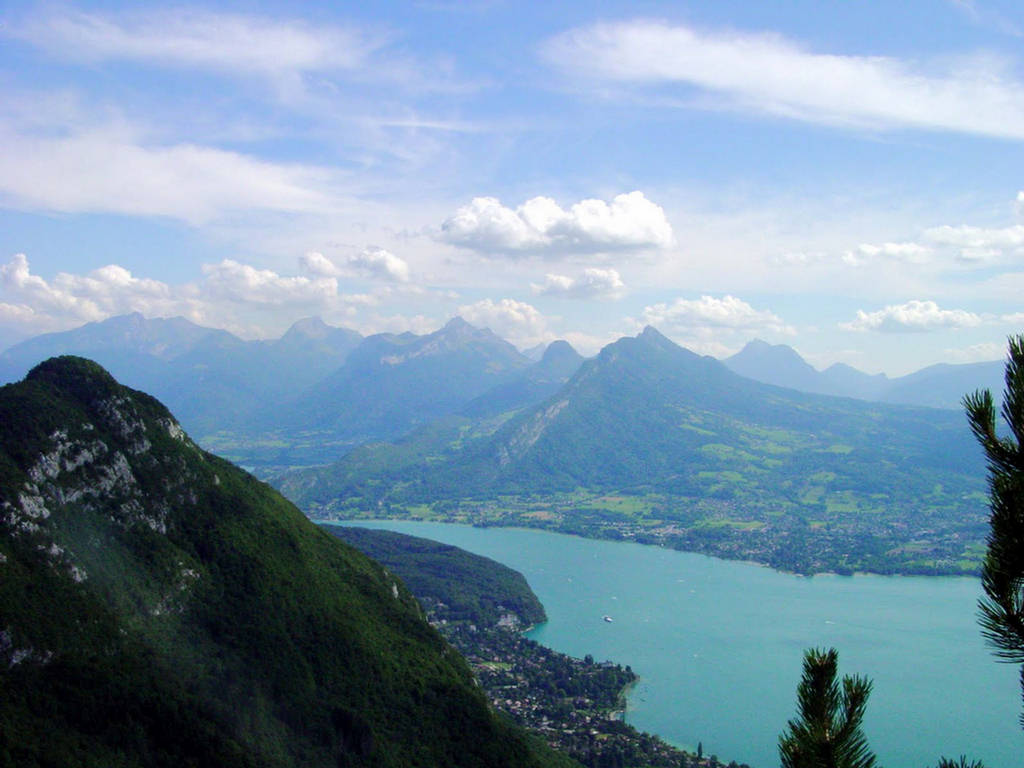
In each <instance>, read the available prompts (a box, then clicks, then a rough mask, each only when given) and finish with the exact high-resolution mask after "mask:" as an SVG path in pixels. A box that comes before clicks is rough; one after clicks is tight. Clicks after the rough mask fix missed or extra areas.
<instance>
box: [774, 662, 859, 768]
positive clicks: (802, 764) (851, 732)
mask: <svg viewBox="0 0 1024 768" xmlns="http://www.w3.org/2000/svg"><path fill="white" fill-rule="evenodd" d="M838 668H839V654H838V653H837V652H836V649H835V648H829V649H828V650H827V651H822V650H819V649H817V648H812V649H811V650H809V651H807V652H806V653H805V654H804V670H803V676H802V677H801V679H800V684H799V685H798V686H797V689H796V695H797V714H798V717H797V718H795V719H793V720H790V721H789V724H788V729H787V732H784V733H783V734H782V735H781V736H780V737H779V758H780V760H781V761H782V768H872V766H874V765H875V755H874V754H873V753H872V752H871V750H870V749H868V743H867V739H866V738H865V736H864V733H863V731H861V727H860V725H861V720H862V719H863V718H864V708H865V706H866V705H867V701H868V696H869V695H870V694H871V681H870V680H868V679H867V678H865V677H860V676H853V677H851V676H849V675H847V676H845V677H843V680H842V684H840V683H839V682H838V681H837V680H836V674H837V672H838Z"/></svg>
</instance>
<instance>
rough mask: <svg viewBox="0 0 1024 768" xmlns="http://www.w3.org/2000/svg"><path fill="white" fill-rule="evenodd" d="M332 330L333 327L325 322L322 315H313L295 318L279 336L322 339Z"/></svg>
mask: <svg viewBox="0 0 1024 768" xmlns="http://www.w3.org/2000/svg"><path fill="white" fill-rule="evenodd" d="M333 330H335V329H334V327H333V326H330V325H328V324H327V323H325V322H324V321H323V318H322V317H320V316H319V315H314V316H313V317H304V318H302V319H301V320H296V321H295V322H294V323H292V325H291V327H290V328H289V329H288V330H287V331H285V333H284V336H282V337H281V338H285V337H294V336H304V337H305V338H307V339H322V338H324V337H325V336H327V335H328V334H330V332H331V331H333Z"/></svg>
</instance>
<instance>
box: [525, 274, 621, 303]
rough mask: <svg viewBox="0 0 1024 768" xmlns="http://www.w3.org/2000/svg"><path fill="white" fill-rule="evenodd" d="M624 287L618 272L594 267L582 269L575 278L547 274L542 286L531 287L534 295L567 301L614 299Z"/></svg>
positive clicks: (534, 285) (533, 285)
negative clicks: (565, 299) (557, 297)
mask: <svg viewBox="0 0 1024 768" xmlns="http://www.w3.org/2000/svg"><path fill="white" fill-rule="evenodd" d="M625 287H626V286H625V284H624V283H623V282H622V278H621V277H620V276H619V273H618V271H616V270H614V269H598V268H596V267H590V268H588V269H584V270H583V273H582V274H581V275H580V276H579V277H576V278H573V277H568V276H567V275H552V274H548V275H545V276H544V283H543V284H541V285H538V284H532V285H531V288H532V289H533V292H534V293H538V294H541V295H543V296H561V297H564V298H567V299H616V298H619V297H620V296H621V295H622V293H623V291H624V290H625Z"/></svg>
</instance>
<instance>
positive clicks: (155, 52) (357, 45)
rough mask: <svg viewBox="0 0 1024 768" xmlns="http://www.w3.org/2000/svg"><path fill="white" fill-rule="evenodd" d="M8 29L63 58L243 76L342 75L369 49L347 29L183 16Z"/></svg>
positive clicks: (49, 19) (77, 19)
mask: <svg viewBox="0 0 1024 768" xmlns="http://www.w3.org/2000/svg"><path fill="white" fill-rule="evenodd" d="M11 26H12V28H11V30H10V32H9V34H11V35H13V36H15V37H18V38H20V39H22V40H26V41H28V42H31V43H33V44H34V45H36V46H38V47H40V48H43V49H45V50H47V51H49V52H50V53H52V54H54V55H57V56H60V57H61V58H70V59H79V60H85V61H108V60H122V61H134V62H148V63H153V64H162V65H173V66H184V67H196V68H202V69H209V70H220V71H225V72H241V73H250V72H255V73H264V74H275V73H285V72H312V71H323V70H335V69H348V68H351V67H354V66H356V65H358V64H359V63H360V62H361V61H362V60H363V58H364V57H365V55H366V54H367V53H368V52H369V51H370V50H372V48H373V47H374V43H373V41H372V39H371V38H369V37H368V36H366V35H364V34H360V33H358V32H357V31H355V30H353V29H345V28H339V27H323V26H321V27H314V26H312V25H310V24H307V23H305V22H301V21H288V20H282V19H268V18H261V17H258V16H243V15H236V14H229V13H212V12H208V11H200V10H187V9H176V10H174V11H167V10H160V11H147V12H136V13H134V14H122V15H119V16H110V15H104V14H99V13H83V12H69V11H65V12H61V13H49V14H44V15H40V16H36V17H32V18H29V19H27V20H26V21H25V22H23V23H20V24H14V25H11Z"/></svg>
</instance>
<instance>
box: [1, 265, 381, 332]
mask: <svg viewBox="0 0 1024 768" xmlns="http://www.w3.org/2000/svg"><path fill="white" fill-rule="evenodd" d="M378 301H379V299H378V297H377V296H375V295H373V294H343V293H340V292H339V291H338V281H337V279H336V278H335V277H329V276H323V275H321V276H314V277H309V276H305V275H282V274H279V273H278V272H275V271H273V270H269V269H259V268H257V267H254V266H252V265H250V264H243V263H241V262H238V261H234V260H231V259H225V260H223V261H221V262H220V263H217V264H205V265H203V267H202V277H201V279H199V280H197V281H195V282H189V283H183V284H178V285H170V284H168V283H164V282H161V281H159V280H153V279H150V278H143V277H137V276H135V275H133V274H132V273H131V272H130V271H129V270H127V269H125V268H124V267H122V266H119V265H117V264H109V265H107V266H105V267H101V268H99V269H95V270H93V271H91V272H89V273H87V274H84V275H75V274H70V273H67V272H61V273H58V274H57V275H55V276H54V277H53V278H52V279H51V280H47V279H44V278H43V277H41V276H39V275H36V274H34V273H33V272H32V270H31V268H30V265H29V262H28V259H27V257H26V256H25V255H24V254H16V255H15V256H14V257H12V258H11V260H10V261H9V262H7V263H6V264H2V265H0V323H4V324H6V325H9V326H17V327H20V328H22V329H23V330H24V331H27V332H44V331H51V330H60V329H65V328H71V327H74V326H77V325H80V324H82V323H83V322H90V321H95V320H103V319H105V318H108V317H111V316H113V315H120V314H125V313H128V312H141V313H142V314H143V315H146V316H147V317H169V316H175V315H181V316H184V317H187V318H188V319H190V320H192V321H194V322H197V323H201V324H206V325H216V326H218V327H224V328H228V329H230V330H232V331H234V332H238V333H243V334H244V335H265V334H266V332H267V330H268V329H270V328H279V327H281V326H282V324H284V325H287V324H288V323H290V322H292V321H294V320H295V319H296V317H300V316H305V315H308V314H312V313H317V314H322V315H325V316H330V315H333V316H338V317H345V318H352V317H354V316H355V315H356V314H357V313H358V312H359V310H360V308H367V307H371V306H374V305H376V304H377V303H378Z"/></svg>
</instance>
